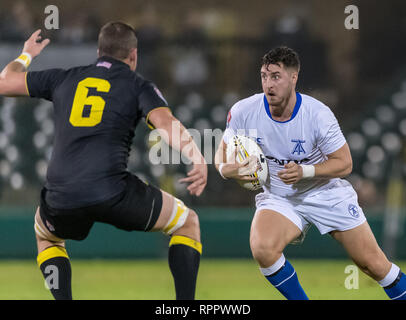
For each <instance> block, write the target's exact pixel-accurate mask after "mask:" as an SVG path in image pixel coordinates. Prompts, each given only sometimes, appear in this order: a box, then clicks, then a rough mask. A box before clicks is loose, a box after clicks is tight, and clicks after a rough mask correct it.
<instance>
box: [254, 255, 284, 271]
mask: <svg viewBox="0 0 406 320" xmlns="http://www.w3.org/2000/svg"><path fill="white" fill-rule="evenodd" d="M285 261H286V259H285V256H284V255H283V254H282V255H281V257H280V258H279V259H278V260H276V262H275V263H274V264H273V265H271V266H270V267H268V268H259V270H261V272H262V274H263V275H264V276H265V277H267V276H270V275H271V274H274V273H275V272H276V271H278V270H279V269H280V268H282V266H283V265H284V264H285Z"/></svg>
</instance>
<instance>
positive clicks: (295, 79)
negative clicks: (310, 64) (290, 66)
mask: <svg viewBox="0 0 406 320" xmlns="http://www.w3.org/2000/svg"><path fill="white" fill-rule="evenodd" d="M291 77H292V81H293V83H294V84H296V83H297V80H298V78H299V70H297V71H293V72H292V74H291Z"/></svg>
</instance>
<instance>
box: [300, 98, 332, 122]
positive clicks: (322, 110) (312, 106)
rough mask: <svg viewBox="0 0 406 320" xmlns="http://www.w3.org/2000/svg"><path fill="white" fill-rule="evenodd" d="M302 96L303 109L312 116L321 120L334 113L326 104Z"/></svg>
mask: <svg viewBox="0 0 406 320" xmlns="http://www.w3.org/2000/svg"><path fill="white" fill-rule="evenodd" d="M300 95H301V97H302V106H301V108H303V109H304V110H305V111H306V112H308V113H309V114H310V116H312V117H316V118H319V117H323V116H325V115H326V114H332V113H333V112H332V111H331V109H330V107H329V106H327V105H326V104H325V103H324V102H322V101H320V100H318V99H316V98H314V97H312V96H309V95H306V94H303V93H301V94H300Z"/></svg>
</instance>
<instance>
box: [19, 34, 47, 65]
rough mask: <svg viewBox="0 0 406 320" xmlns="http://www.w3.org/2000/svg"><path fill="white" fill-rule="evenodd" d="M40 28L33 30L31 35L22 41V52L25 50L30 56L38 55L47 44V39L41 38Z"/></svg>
mask: <svg viewBox="0 0 406 320" xmlns="http://www.w3.org/2000/svg"><path fill="white" fill-rule="evenodd" d="M40 34H41V29H38V30H37V31H35V32H34V33H33V34H32V35H31V37H30V38H29V39H28V40H27V41H26V42H25V43H24V49H23V52H27V53H29V54H30V55H31V57H32V58H35V57H36V56H38V55H39V54H40V53H41V51H42V50H43V49H44V48H45V47H46V46H47V45H48V44H49V42H50V40H49V39H44V40H41V39H42V38H41V36H40Z"/></svg>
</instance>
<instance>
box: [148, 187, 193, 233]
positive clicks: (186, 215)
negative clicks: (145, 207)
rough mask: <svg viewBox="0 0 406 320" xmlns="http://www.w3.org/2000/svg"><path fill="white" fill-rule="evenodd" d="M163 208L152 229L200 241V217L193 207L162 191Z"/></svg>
mask: <svg viewBox="0 0 406 320" xmlns="http://www.w3.org/2000/svg"><path fill="white" fill-rule="evenodd" d="M161 192H162V209H161V212H160V215H159V218H158V220H157V221H156V223H155V225H154V226H153V227H152V231H162V232H163V233H164V234H167V235H172V234H176V235H183V236H187V237H191V238H193V239H194V240H197V241H200V226H199V219H198V216H197V214H196V212H194V211H193V210H192V209H190V208H188V207H186V205H185V204H184V203H183V202H182V201H181V200H180V199H177V198H176V197H174V196H172V195H170V194H169V193H167V192H165V191H162V190H161Z"/></svg>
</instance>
